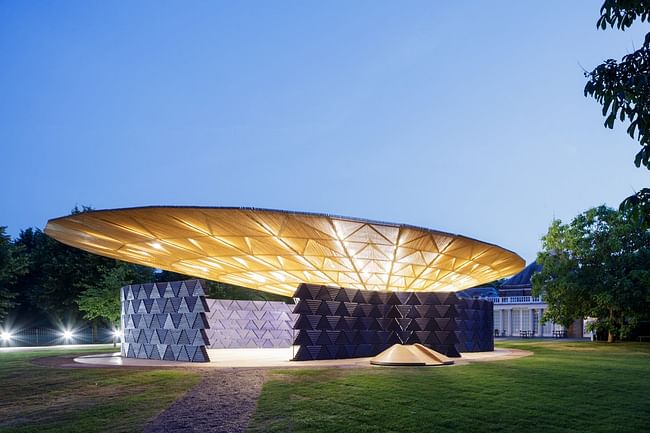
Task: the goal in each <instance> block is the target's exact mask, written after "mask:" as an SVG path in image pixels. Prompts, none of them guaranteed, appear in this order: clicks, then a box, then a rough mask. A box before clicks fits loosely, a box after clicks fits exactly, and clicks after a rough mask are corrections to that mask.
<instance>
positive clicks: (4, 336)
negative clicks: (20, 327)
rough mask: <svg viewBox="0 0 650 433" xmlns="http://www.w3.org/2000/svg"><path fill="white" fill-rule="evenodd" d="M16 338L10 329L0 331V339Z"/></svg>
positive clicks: (9, 339) (6, 340)
mask: <svg viewBox="0 0 650 433" xmlns="http://www.w3.org/2000/svg"><path fill="white" fill-rule="evenodd" d="M12 338H14V336H13V335H12V334H11V332H8V331H2V332H0V339H1V340H2V341H5V342H9V341H11V339H12Z"/></svg>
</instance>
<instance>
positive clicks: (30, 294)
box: [0, 207, 288, 325]
mask: <svg viewBox="0 0 650 433" xmlns="http://www.w3.org/2000/svg"><path fill="white" fill-rule="evenodd" d="M89 210H91V208H89V207H82V208H77V207H75V208H74V209H73V210H72V213H73V214H74V213H80V212H85V211H89ZM189 278H193V277H189V276H187V275H183V274H177V273H174V272H169V271H157V270H155V269H153V268H149V267H146V266H140V265H133V264H130V263H125V262H121V261H119V260H114V259H110V258H106V257H101V256H98V255H95V254H91V253H87V252H85V251H82V250H80V249H77V248H73V247H69V246H67V245H64V244H62V243H60V242H58V241H56V240H54V239H52V238H50V237H49V236H47V235H46V234H45V233H44V232H43V231H42V230H40V229H38V228H28V229H25V230H22V231H21V232H20V234H19V236H18V238H17V239H15V240H14V241H12V240H11V239H10V237H9V236H7V235H6V234H5V227H0V322H2V321H3V320H4V319H5V317H6V316H7V314H9V313H18V314H20V316H21V318H22V319H25V318H26V317H31V318H33V319H35V320H33V321H32V325H33V324H38V322H47V321H55V322H56V321H58V320H62V319H65V320H66V321H79V320H82V319H85V320H89V321H93V322H95V323H97V322H98V321H99V322H101V321H105V322H109V323H110V324H112V325H115V324H117V323H118V322H119V318H120V295H119V289H120V287H123V286H125V285H128V284H134V283H145V282H163V281H178V280H186V279H189ZM206 292H207V294H208V296H211V297H214V298H221V299H251V300H255V299H256V300H278V301H286V300H288V298H286V297H283V296H279V295H273V294H266V293H261V292H258V291H256V290H252V289H247V288H245V287H239V286H233V285H230V284H225V283H219V282H214V281H208V282H206ZM22 321H24V320H22ZM34 322H36V323H34ZM43 324H44V323H43Z"/></svg>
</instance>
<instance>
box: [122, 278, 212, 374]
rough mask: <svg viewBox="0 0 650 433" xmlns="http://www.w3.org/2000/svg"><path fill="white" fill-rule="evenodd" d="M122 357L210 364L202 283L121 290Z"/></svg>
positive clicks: (159, 284) (175, 282) (182, 283)
mask: <svg viewBox="0 0 650 433" xmlns="http://www.w3.org/2000/svg"><path fill="white" fill-rule="evenodd" d="M120 294H121V300H122V330H123V332H124V337H123V342H122V349H121V351H122V356H124V357H127V358H141V359H154V360H165V361H186V362H208V361H209V359H208V354H207V351H206V346H207V344H208V337H207V335H206V333H205V329H206V328H207V327H208V323H207V319H206V316H205V312H206V311H208V310H207V306H206V303H205V293H204V290H203V286H202V284H201V282H200V281H197V280H188V281H174V282H169V283H155V284H154V283H148V284H134V285H130V286H126V287H123V288H122V289H121V290H120Z"/></svg>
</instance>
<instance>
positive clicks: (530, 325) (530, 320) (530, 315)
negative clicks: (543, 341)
mask: <svg viewBox="0 0 650 433" xmlns="http://www.w3.org/2000/svg"><path fill="white" fill-rule="evenodd" d="M534 325H535V309H534V308H531V309H530V310H528V329H526V331H532V330H533V329H535V328H533V326H534Z"/></svg>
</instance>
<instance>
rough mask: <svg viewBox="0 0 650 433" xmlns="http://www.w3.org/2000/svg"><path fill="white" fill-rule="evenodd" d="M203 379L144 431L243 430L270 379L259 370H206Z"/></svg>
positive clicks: (232, 432) (217, 432)
mask: <svg viewBox="0 0 650 433" xmlns="http://www.w3.org/2000/svg"><path fill="white" fill-rule="evenodd" d="M202 374H203V379H202V380H201V382H200V383H199V384H198V385H197V386H195V387H194V388H192V389H191V390H190V391H189V392H188V393H187V394H185V395H184V396H183V397H181V398H180V399H178V400H176V401H175V402H174V404H172V405H171V406H170V407H169V408H168V409H167V410H165V411H164V412H162V413H161V414H160V415H158V417H156V418H155V419H154V420H152V421H151V422H149V423H148V424H147V425H146V426H145V428H144V433H163V432H164V433H181V432H202V433H240V432H241V433H243V432H244V431H245V430H246V427H247V426H248V423H249V421H250V419H251V417H252V416H253V413H254V412H255V407H256V404H257V398H258V397H259V395H260V392H261V391H262V385H263V384H264V380H265V379H266V373H265V371H264V370H259V369H223V370H222V369H218V370H217V369H210V370H208V369H205V370H202Z"/></svg>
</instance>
